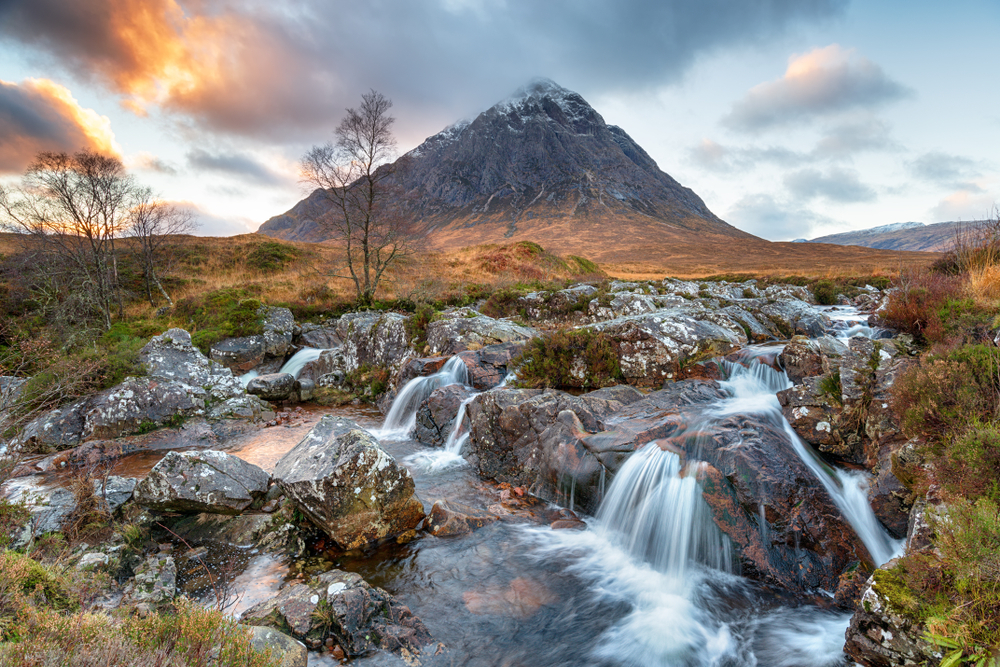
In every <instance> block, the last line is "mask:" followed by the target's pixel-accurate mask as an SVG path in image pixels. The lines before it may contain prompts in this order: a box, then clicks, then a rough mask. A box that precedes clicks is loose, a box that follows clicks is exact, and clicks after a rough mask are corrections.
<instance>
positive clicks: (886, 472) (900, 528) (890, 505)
mask: <svg viewBox="0 0 1000 667" xmlns="http://www.w3.org/2000/svg"><path fill="white" fill-rule="evenodd" d="M904 444H905V443H904ZM900 448H902V446H899V447H883V448H882V452H881V453H880V457H879V462H878V465H877V466H876V468H875V479H874V480H872V483H871V486H870V487H869V488H868V502H869V504H871V506H872V511H874V512H875V516H876V517H877V518H878V520H879V521H880V522H881V523H882V525H883V526H885V528H886V530H888V531H889V534H890V535H892V536H893V537H894V538H895V539H897V540H899V539H902V538H904V537H906V533H907V526H908V524H909V516H910V508H911V507H912V506H913V496H912V494H911V493H910V490H909V489H907V488H906V485H905V484H903V483H902V482H901V481H900V480H899V478H898V477H897V476H896V474H895V472H894V470H895V469H898V468H897V466H896V465H894V461H896V456H895V454H896V450H897V449H900ZM904 477H905V475H904Z"/></svg>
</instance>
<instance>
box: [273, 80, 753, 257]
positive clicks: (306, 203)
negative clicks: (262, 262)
mask: <svg viewBox="0 0 1000 667" xmlns="http://www.w3.org/2000/svg"><path fill="white" fill-rule="evenodd" d="M393 180H394V184H393V185H394V186H395V187H396V188H397V189H398V191H400V192H401V193H403V194H401V195H400V197H399V201H398V202H397V205H398V208H399V212H400V213H401V214H402V215H403V216H404V218H405V219H408V220H410V221H412V222H413V223H414V224H415V225H416V229H417V230H418V231H419V232H420V233H421V234H422V235H424V236H425V237H426V239H427V242H428V244H429V245H430V246H431V247H436V248H447V247H459V246H466V245H472V244H477V243H485V242H495V241H504V240H506V239H511V240H520V239H530V240H533V241H537V242H540V243H542V244H543V245H545V246H546V247H547V248H550V249H552V250H554V251H558V252H565V251H572V252H578V253H583V252H590V256H595V258H596V256H597V255H603V256H607V255H608V254H609V253H611V254H624V255H626V256H627V254H628V252H630V251H631V250H634V249H636V248H640V247H648V246H649V245H650V244H662V243H670V242H674V243H686V242H696V241H697V242H705V241H708V240H712V239H717V240H728V241H735V240H739V241H744V242H746V241H752V242H758V241H759V239H757V238H756V237H754V236H751V235H750V234H747V233H746V232H743V231H740V230H738V229H736V228H735V227H732V226H730V225H728V224H727V223H725V222H724V221H723V220H721V219H720V218H719V217H718V216H716V215H715V214H714V213H712V212H711V211H710V210H709V209H708V207H707V206H706V205H705V202H703V201H702V200H701V198H700V197H698V195H696V194H695V193H694V192H693V191H692V190H691V189H689V188H685V187H683V186H682V185H681V184H680V183H678V182H677V181H676V180H674V179H673V178H671V177H670V175H668V174H666V173H664V172H663V171H661V170H660V169H659V167H657V165H656V162H654V161H653V159H652V158H651V157H650V156H649V154H647V153H646V151H644V150H643V149H642V147H641V146H639V145H638V144H637V143H636V142H635V141H634V140H633V139H632V138H631V137H629V135H628V134H627V133H626V132H625V131H624V130H622V129H621V128H619V127H616V126H614V125H608V124H607V123H605V122H604V119H603V118H602V117H601V115H600V114H599V113H597V111H595V110H594V109H593V108H592V107H591V106H590V105H589V104H588V103H587V102H586V100H584V99H583V97H581V96H580V95H579V94H577V93H574V92H572V91H570V90H567V89H565V88H563V87H561V86H559V85H557V84H556V83H554V82H552V81H549V80H547V79H536V80H534V81H532V82H531V83H529V84H528V85H526V86H524V87H523V88H521V89H519V90H518V91H517V92H515V93H514V94H513V95H512V96H510V97H509V98H507V99H505V100H503V101H502V102H500V103H498V104H496V105H494V106H493V107H491V108H490V109H488V110H487V111H484V112H483V113H481V114H480V115H479V116H478V117H476V118H475V119H474V120H472V121H463V122H460V123H456V124H454V125H452V126H450V127H448V128H446V129H445V130H443V131H441V132H440V133H438V134H436V135H434V136H432V137H430V138H428V139H427V140H426V141H424V142H423V143H422V144H421V145H420V146H418V147H417V148H415V149H413V150H412V151H410V152H409V153H406V154H405V155H403V156H402V157H401V158H399V160H397V161H396V163H395V173H394V175H393ZM325 210H326V204H325V203H324V201H323V197H322V193H321V192H318V191H317V192H314V193H313V194H312V195H310V196H309V197H307V198H306V199H304V200H303V201H301V202H299V203H298V204H296V205H295V206H294V207H293V208H292V209H291V210H289V211H288V212H286V213H284V214H282V215H279V216H276V217H273V218H271V219H270V220H268V221H267V222H265V223H264V224H263V225H261V227H260V229H259V230H258V232H259V233H261V234H266V235H268V236H275V237H279V238H285V239H291V240H303V241H319V240H324V238H325V236H324V233H323V231H322V229H321V228H320V227H319V226H318V225H317V224H316V222H315V220H316V219H317V218H318V217H319V216H320V215H321V214H322V213H323V211H325ZM761 242H762V241H761Z"/></svg>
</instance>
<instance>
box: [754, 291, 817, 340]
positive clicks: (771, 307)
mask: <svg viewBox="0 0 1000 667" xmlns="http://www.w3.org/2000/svg"><path fill="white" fill-rule="evenodd" d="M771 287H777V286H776V285H772V286H771ZM771 287H769V288H768V290H770V289H771ZM781 287H792V286H781ZM803 289H805V288H803ZM806 293H807V294H808V290H806ZM772 299H774V300H773V301H772V300H769V301H768V302H766V303H764V304H762V305H760V306H759V308H757V311H758V312H759V313H760V314H761V315H763V316H765V317H767V318H768V319H770V320H771V322H772V323H773V324H774V325H775V326H776V327H777V328H778V330H779V331H780V332H781V334H783V337H785V338H791V337H792V336H794V335H796V334H800V335H803V336H809V337H810V338H816V337H818V336H822V335H823V334H825V333H826V331H827V329H828V328H830V327H831V326H832V324H833V323H832V322H831V320H830V318H829V317H827V316H826V315H824V314H823V313H822V312H820V311H818V310H816V309H815V308H813V307H812V306H811V305H809V304H808V303H806V301H805V300H800V299H797V298H794V297H793V298H789V297H785V298H774V297H772Z"/></svg>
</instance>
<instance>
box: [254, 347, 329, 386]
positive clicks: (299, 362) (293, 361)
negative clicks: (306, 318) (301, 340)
mask: <svg viewBox="0 0 1000 667" xmlns="http://www.w3.org/2000/svg"><path fill="white" fill-rule="evenodd" d="M324 352H326V350H319V349H316V348H314V347H304V348H302V349H301V350H299V351H298V352H296V353H295V354H293V355H292V356H291V358H290V359H289V360H288V361H286V362H285V363H284V365H283V366H282V367H281V368H280V369H279V370H278V372H279V373H290V374H291V375H292V377H294V378H295V379H296V380H298V379H299V374H300V373H301V372H302V369H303V368H305V365H306V364H308V363H309V362H310V361H316V360H317V359H319V355H321V354H323V353H324ZM258 375H260V372H258V371H256V370H252V371H247V372H246V373H244V374H243V375H241V376H240V382H241V383H242V384H243V386H244V387H246V386H247V384H249V383H250V380H252V379H254V378H255V377H257V376H258Z"/></svg>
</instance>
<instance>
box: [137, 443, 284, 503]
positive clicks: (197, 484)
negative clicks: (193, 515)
mask: <svg viewBox="0 0 1000 667" xmlns="http://www.w3.org/2000/svg"><path fill="white" fill-rule="evenodd" d="M269 482H270V477H269V476H268V474H267V473H266V472H264V471H263V470H261V469H260V468H258V467H257V466H255V465H253V464H252V463H247V462H246V461H244V460H242V459H239V458H237V457H235V456H232V455H230V454H226V453H225V452H217V451H214V450H210V449H209V450H205V451H200V452H170V453H168V454H167V455H166V456H164V457H163V458H162V459H160V462H159V463H157V464H156V465H155V466H153V469H152V470H150V471H149V474H148V475H146V478H145V479H144V480H142V481H141V482H139V483H138V484H137V485H136V487H135V491H134V492H133V497H134V499H135V502H136V503H138V504H139V505H141V506H142V507H146V508H148V509H152V510H158V511H164V512H210V513H214V514H239V513H240V512H242V511H243V510H245V509H247V508H248V507H250V505H252V504H253V502H254V500H255V499H257V498H261V497H263V496H264V494H266V493H267V487H268V483H269Z"/></svg>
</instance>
